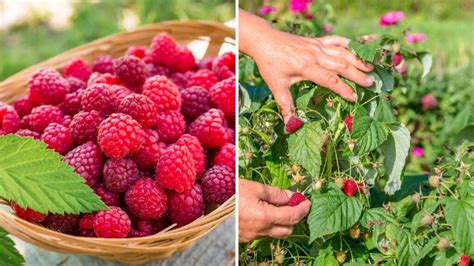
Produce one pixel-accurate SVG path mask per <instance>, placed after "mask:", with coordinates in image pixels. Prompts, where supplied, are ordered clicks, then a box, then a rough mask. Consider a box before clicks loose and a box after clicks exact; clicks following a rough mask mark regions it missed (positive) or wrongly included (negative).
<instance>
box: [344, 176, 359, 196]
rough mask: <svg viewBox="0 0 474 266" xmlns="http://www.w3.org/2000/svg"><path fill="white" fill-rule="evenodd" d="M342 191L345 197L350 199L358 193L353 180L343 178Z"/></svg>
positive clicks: (357, 187)
mask: <svg viewBox="0 0 474 266" xmlns="http://www.w3.org/2000/svg"><path fill="white" fill-rule="evenodd" d="M342 190H343V191H344V193H345V194H346V195H347V196H349V197H352V196H354V194H356V193H357V192H358V191H359V186H358V185H357V182H356V181H355V180H354V179H350V178H345V179H344V186H343V187H342Z"/></svg>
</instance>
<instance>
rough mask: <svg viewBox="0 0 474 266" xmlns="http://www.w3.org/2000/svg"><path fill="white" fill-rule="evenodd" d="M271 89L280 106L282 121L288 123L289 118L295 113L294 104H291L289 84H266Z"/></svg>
mask: <svg viewBox="0 0 474 266" xmlns="http://www.w3.org/2000/svg"><path fill="white" fill-rule="evenodd" d="M268 85H269V87H270V90H271V91H272V94H273V97H274V98H275V101H276V103H277V105H278V107H279V108H280V112H281V115H282V116H283V121H284V122H285V124H286V123H288V121H289V120H290V118H291V117H292V116H294V115H295V105H294V104H293V97H292V96H291V92H290V89H289V87H290V86H289V85H288V84H285V83H280V82H275V84H268Z"/></svg>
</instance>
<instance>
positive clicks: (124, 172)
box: [104, 159, 140, 192]
mask: <svg viewBox="0 0 474 266" xmlns="http://www.w3.org/2000/svg"><path fill="white" fill-rule="evenodd" d="M139 177H140V173H139V171H138V166H137V164H136V163H135V162H134V161H132V160H131V159H118V160H108V161H107V162H106V163H105V165H104V185H105V187H106V188H107V189H108V190H110V191H112V192H125V191H127V190H128V189H129V188H130V187H131V186H132V185H133V183H134V182H135V181H136V180H137V179H138V178H139Z"/></svg>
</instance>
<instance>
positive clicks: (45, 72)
mask: <svg viewBox="0 0 474 266" xmlns="http://www.w3.org/2000/svg"><path fill="white" fill-rule="evenodd" d="M68 92H69V84H68V82H67V81H66V80H65V79H64V78H63V77H61V75H60V74H59V73H58V72H57V71H56V70H54V69H52V68H42V69H40V70H38V71H36V72H35V73H33V75H32V76H31V77H30V79H29V80H28V97H29V98H30V100H31V103H32V104H33V106H38V105H41V104H58V103H60V102H61V101H62V100H63V99H64V96H66V94H67V93H68Z"/></svg>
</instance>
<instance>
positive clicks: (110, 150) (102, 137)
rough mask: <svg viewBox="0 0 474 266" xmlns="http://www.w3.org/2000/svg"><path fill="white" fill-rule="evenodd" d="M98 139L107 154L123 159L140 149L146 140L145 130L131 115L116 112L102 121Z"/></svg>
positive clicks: (113, 157)
mask: <svg viewBox="0 0 474 266" xmlns="http://www.w3.org/2000/svg"><path fill="white" fill-rule="evenodd" d="M97 140H98V142H99V146H100V148H101V149H102V151H103V152H104V153H105V155H107V156H108V157H110V158H112V159H121V158H123V157H125V156H126V155H128V154H129V153H133V152H136V151H138V149H140V147H141V145H142V144H143V142H144V140H145V131H143V129H142V127H141V126H140V124H139V123H138V122H137V121H135V120H134V119H133V118H132V117H131V116H129V115H126V114H120V113H116V114H112V115H111V116H109V117H108V118H107V119H105V120H104V121H102V123H101V124H100V126H99V132H98V136H97Z"/></svg>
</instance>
